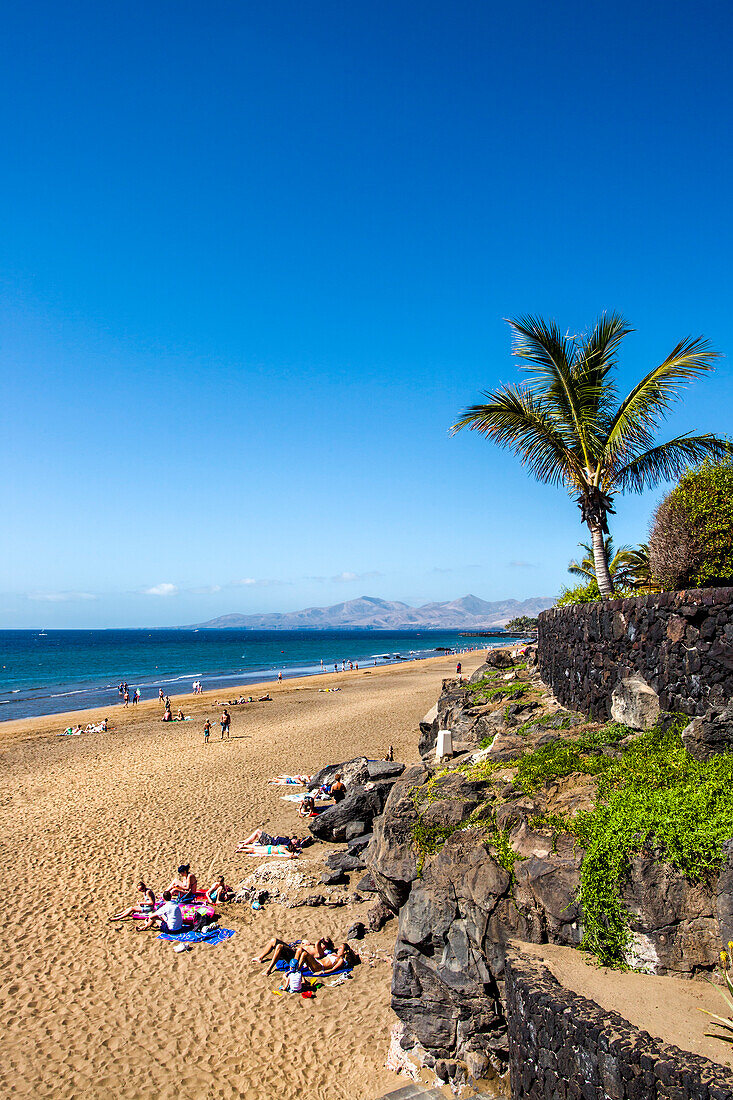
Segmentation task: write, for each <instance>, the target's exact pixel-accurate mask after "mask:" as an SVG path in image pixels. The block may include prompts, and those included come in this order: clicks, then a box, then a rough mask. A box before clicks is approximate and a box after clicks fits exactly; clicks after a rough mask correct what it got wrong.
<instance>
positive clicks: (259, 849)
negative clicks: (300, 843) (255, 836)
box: [237, 841, 300, 859]
mask: <svg viewBox="0 0 733 1100" xmlns="http://www.w3.org/2000/svg"><path fill="white" fill-rule="evenodd" d="M237 851H238V852H241V853H242V854H243V855H245V856H277V857H278V858H279V859H297V858H298V856H299V855H300V853H299V852H296V851H295V850H294V849H293V847H292V846H291V844H290V842H289V841H288V843H287V844H240V845H239V847H238V848H237Z"/></svg>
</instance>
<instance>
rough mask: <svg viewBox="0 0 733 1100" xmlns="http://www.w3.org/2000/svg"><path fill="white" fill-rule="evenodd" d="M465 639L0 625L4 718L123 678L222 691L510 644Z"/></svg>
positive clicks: (104, 691)
mask: <svg viewBox="0 0 733 1100" xmlns="http://www.w3.org/2000/svg"><path fill="white" fill-rule="evenodd" d="M507 640H510V639H507V637H506V636H504V637H502V638H501V639H498V638H497V639H495V640H494V641H493V642H492V640H491V639H489V638H462V637H461V636H460V635H459V634H458V632H457V631H445V630H422V631H419V632H417V631H411V630H400V631H386V630H334V631H320V630H319V631H313V630H310V631H309V630H297V631H296V630H287V631H286V630H48V631H40V632H39V631H31V630H4V631H0V721H7V720H8V719H11V718H25V717H28V716H31V715H41V714H59V713H62V712H64V711H68V710H83V709H85V708H87V707H96V706H104V705H105V704H110V705H111V704H114V703H117V702H118V701H119V694H118V690H117V689H118V685H119V684H120V682H121V681H127V683H128V684H129V686H130V689H131V692H132V691H134V689H135V688H136V687H139V688H140V690H141V692H142V698H143V699H152V698H157V696H158V689H159V688H161V687H162V688H163V691H165V692H166V693H167V694H169V695H171V697H174V696H175V695H176V694H184V693H187V692H190V691H191V686H192V683H193V681H194V680H201V681H202V683H203V687H204V690H205V691H206V690H208V689H211V688H219V689H221V690H222V692H226V691H227V690H233V689H234V688H235V687H236V686H238V685H240V684H241V685H243V686H245V687H246V685H247V683H248V682H249V683H252V682H255V681H258V680H263V679H271V678H274V677H276V676H277V674H278V672H280V671H281V672H282V674H283V677H291V676H307V675H312V674H313V673H316V672H320V671H321V661H323V667H324V671H326V672H333V671H334V665H335V664H337V665H338V667H339V669H340V668H341V662H342V661H346V662H347V667H348V662H349V661H353V662H354V663H356V662H358V663H359V665H360V666H361V667H363V668H371V667H373V666H374V665H375V664H377V665H380V664H387V663H391V662H396V661H399V660H405V659H416V658H418V657H428V656H435V653H436V650H438V649H440V648H442V649H449V650H450V651H451V652H458V651H461V650H465V649H470V648H477V647H479V646H480V647H481V648H485V646H486V645H487V644H495V645H499V644H506V642H507Z"/></svg>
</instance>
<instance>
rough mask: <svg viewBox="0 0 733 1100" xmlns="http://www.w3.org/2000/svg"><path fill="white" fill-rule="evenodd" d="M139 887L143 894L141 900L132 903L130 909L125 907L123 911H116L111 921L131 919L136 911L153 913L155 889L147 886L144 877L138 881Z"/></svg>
mask: <svg viewBox="0 0 733 1100" xmlns="http://www.w3.org/2000/svg"><path fill="white" fill-rule="evenodd" d="M137 888H138V891H139V892H140V893H141V894H142V898H141V899H140V901H138V902H137V904H136V905H131V906H130V907H129V909H123V910H122V912H121V913H116V914H115V916H114V917H110V918H109V919H110V920H111V921H114V920H131V919H132V918H133V917H134V916H135V914H136V913H152V911H153V909H155V891H154V890H151V888H150V887H149V886H146V885H145V883H144V882H143V881H142V879H141V880H140V882H138V884H137Z"/></svg>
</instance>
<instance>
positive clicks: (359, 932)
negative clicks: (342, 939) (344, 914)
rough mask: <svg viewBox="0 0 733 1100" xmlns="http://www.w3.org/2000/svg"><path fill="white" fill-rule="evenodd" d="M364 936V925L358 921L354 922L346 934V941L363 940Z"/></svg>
mask: <svg viewBox="0 0 733 1100" xmlns="http://www.w3.org/2000/svg"><path fill="white" fill-rule="evenodd" d="M365 935H366V925H365V924H363V923H362V922H361V921H360V920H358V921H355V922H354V924H352V925H351V927H350V928H349V929H348V931H347V933H346V939H347V940H363V939H364V936H365Z"/></svg>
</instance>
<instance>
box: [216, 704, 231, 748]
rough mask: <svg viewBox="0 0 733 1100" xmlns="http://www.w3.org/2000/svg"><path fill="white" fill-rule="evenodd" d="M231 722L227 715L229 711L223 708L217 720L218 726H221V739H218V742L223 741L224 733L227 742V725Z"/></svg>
mask: <svg viewBox="0 0 733 1100" xmlns="http://www.w3.org/2000/svg"><path fill="white" fill-rule="evenodd" d="M231 720H232V719H231V716H230V714H229V711H228V710H227V708H226V707H224V710H223V711H222V712H221V718H220V719H219V724H220V725H221V738H220V740H222V741H223V740H224V734H225V733H226V735H227V741H228V740H229V723H230V722H231Z"/></svg>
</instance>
